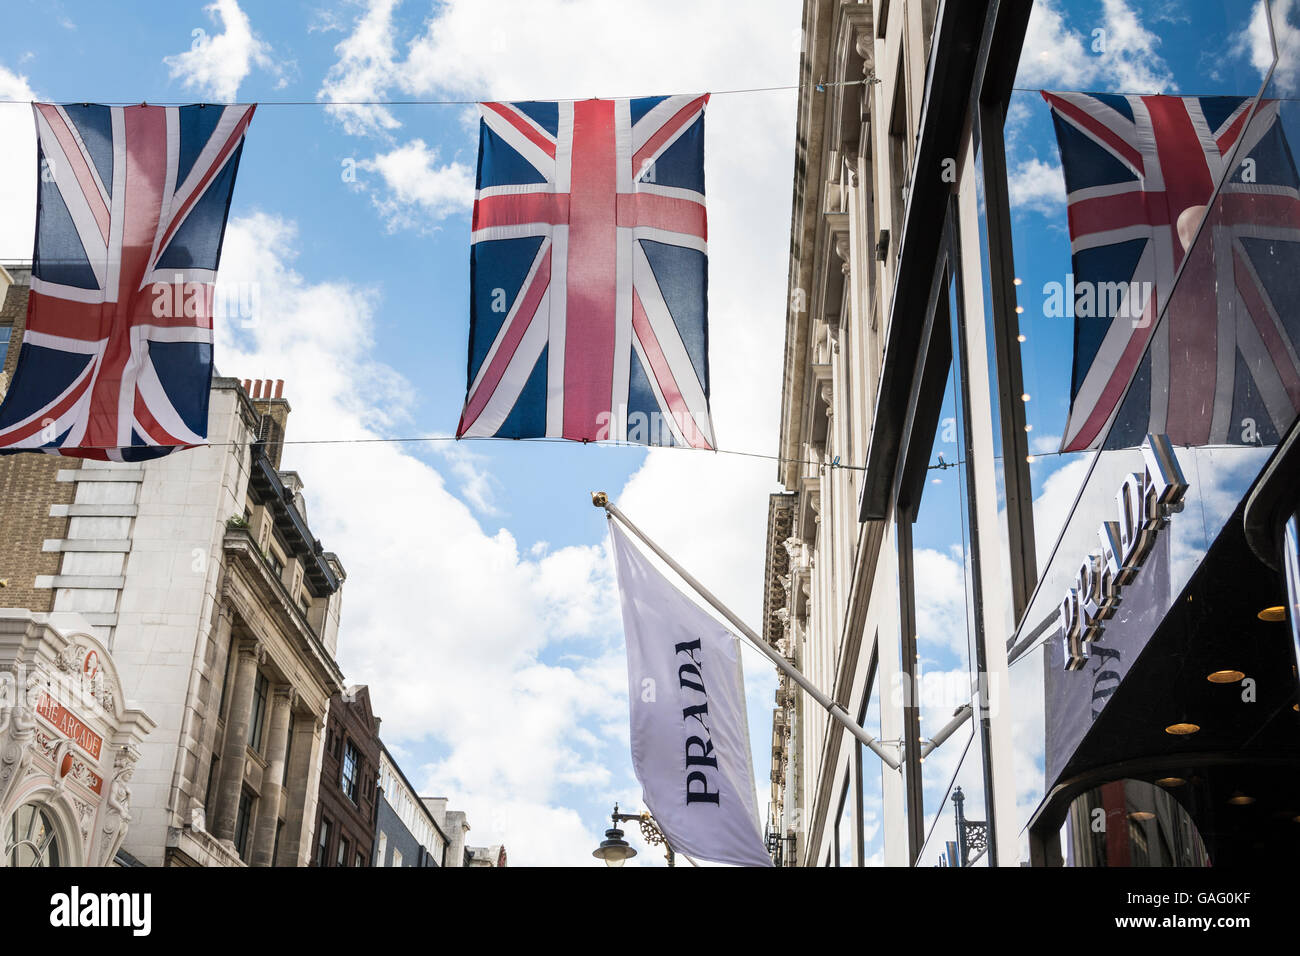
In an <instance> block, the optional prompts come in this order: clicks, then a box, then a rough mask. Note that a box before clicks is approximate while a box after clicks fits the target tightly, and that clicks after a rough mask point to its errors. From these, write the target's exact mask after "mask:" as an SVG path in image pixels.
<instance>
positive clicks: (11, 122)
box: [0, 66, 40, 261]
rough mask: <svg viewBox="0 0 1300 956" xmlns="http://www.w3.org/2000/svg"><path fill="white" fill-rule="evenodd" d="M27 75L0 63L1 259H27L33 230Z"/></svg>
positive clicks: (32, 161)
mask: <svg viewBox="0 0 1300 956" xmlns="http://www.w3.org/2000/svg"><path fill="white" fill-rule="evenodd" d="M37 99H40V97H38V96H37V95H36V93H35V91H33V90H32V87H31V85H30V84H29V83H28V81H27V77H25V76H22V75H21V74H18V73H13V72H10V71H9V70H7V69H6V68H5V67H4V66H0V100H18V101H19V102H16V103H0V143H4V144H5V146H4V149H2V150H0V209H2V210H4V214H3V215H0V261H3V260H9V259H30V258H31V257H32V236H33V235H34V234H35V231H36V124H35V123H34V122H33V121H32V108H31V106H29V105H28V103H27V102H23V101H30V100H37Z"/></svg>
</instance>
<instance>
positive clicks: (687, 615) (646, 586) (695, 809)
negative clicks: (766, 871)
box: [610, 520, 772, 866]
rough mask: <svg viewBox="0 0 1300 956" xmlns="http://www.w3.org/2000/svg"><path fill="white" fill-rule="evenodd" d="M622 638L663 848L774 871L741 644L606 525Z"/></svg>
mask: <svg viewBox="0 0 1300 956" xmlns="http://www.w3.org/2000/svg"><path fill="white" fill-rule="evenodd" d="M610 536H611V538H612V539H613V547H614V558H615V562H616V564H617V566H618V586H619V592H620V594H621V596H622V603H623V633H624V635H625V637H626V640H627V679H628V700H629V703H630V708H631V722H632V767H633V769H634V770H635V771H636V776H637V779H638V780H640V781H641V788H642V791H643V794H644V797H645V802H646V805H647V807H649V809H650V812H651V814H652V815H653V816H654V819H655V821H656V822H657V823H658V824H659V827H660V829H661V830H663V832H664V835H665V836H666V837H667V838H668V844H669V846H671V847H672V848H673V850H674V851H676V852H678V853H684V854H685V855H686V856H688V857H692V858H694V859H696V860H709V861H712V862H715V863H731V864H735V865H737V866H771V865H772V858H771V857H770V856H769V855H768V853H767V850H766V848H765V847H764V845H763V837H762V831H761V829H760V828H759V823H758V798H757V796H756V794H755V792H754V764H753V759H752V757H751V756H750V750H749V722H748V719H747V717H746V714H745V682H744V677H743V675H742V673H741V666H740V647H739V642H738V641H737V640H736V638H735V637H734V636H732V634H731V633H730V632H729V631H727V629H726V628H724V627H723V626H722V625H721V624H719V623H718V622H717V621H715V620H714V619H713V618H711V617H710V616H709V615H708V614H706V613H705V612H704V611H703V610H701V609H700V607H699V606H697V605H696V604H695V603H694V602H692V601H691V600H690V599H689V598H687V597H686V595H684V594H682V593H681V591H679V590H677V588H675V587H673V585H672V584H671V583H670V582H669V581H668V579H667V578H665V577H664V576H663V575H662V574H660V573H659V571H658V570H656V569H655V567H654V566H653V565H652V564H651V563H650V561H649V560H648V559H647V558H646V556H645V555H644V554H642V553H641V551H640V550H638V549H637V548H636V547H635V546H634V545H633V544H632V543H631V541H629V540H628V538H627V535H626V534H625V533H624V532H623V531H622V529H620V528H619V526H618V525H617V523H615V522H614V521H612V520H611V521H610Z"/></svg>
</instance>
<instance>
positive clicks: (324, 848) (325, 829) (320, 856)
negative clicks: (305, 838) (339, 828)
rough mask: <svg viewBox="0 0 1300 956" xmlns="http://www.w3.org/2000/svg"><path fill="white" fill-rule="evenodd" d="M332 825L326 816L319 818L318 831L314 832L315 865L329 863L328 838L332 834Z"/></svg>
mask: <svg viewBox="0 0 1300 956" xmlns="http://www.w3.org/2000/svg"><path fill="white" fill-rule="evenodd" d="M332 831H333V826H332V824H331V823H330V820H329V818H328V817H325V816H322V817H321V818H320V832H319V833H318V834H316V865H317V866H329V865H330V862H329V861H330V838H331V837H332V836H333V832H332Z"/></svg>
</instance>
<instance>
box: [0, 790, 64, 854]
mask: <svg viewBox="0 0 1300 956" xmlns="http://www.w3.org/2000/svg"><path fill="white" fill-rule="evenodd" d="M6 830H7V831H8V832H6V833H5V835H4V836H5V840H4V845H5V846H6V847H8V849H9V865H10V866H59V865H60V854H59V836H58V831H57V830H56V829H55V828H54V819H53V817H51V816H50V814H49V813H48V812H47V811H46V810H45V809H44V808H43V807H40V806H38V805H36V804H34V803H28V804H24V805H23V806H21V807H19V808H18V809H17V810H16V811H15V812H14V815H13V816H12V817H10V818H9V826H8V827H6Z"/></svg>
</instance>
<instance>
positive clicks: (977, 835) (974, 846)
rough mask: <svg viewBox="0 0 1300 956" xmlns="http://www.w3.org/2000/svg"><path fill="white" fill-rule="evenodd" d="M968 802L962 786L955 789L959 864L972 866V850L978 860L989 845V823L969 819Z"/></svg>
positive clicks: (954, 806) (953, 797)
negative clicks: (966, 804)
mask: <svg viewBox="0 0 1300 956" xmlns="http://www.w3.org/2000/svg"><path fill="white" fill-rule="evenodd" d="M965 802H966V795H965V794H963V793H962V792H961V787H957V788H955V789H954V791H953V794H952V804H953V809H954V811H955V812H956V816H957V850H958V854H959V856H958V857H957V864H956V865H957V866H970V865H971V863H973V862H974V860H972V859H971V851H972V850H974V851H975V859H976V860H978V859H979V858H980V857H981V856H983V855H984V852H985V851H986V850H987V849H988V847H989V825H988V823H987V822H985V821H983V820H967V819H966V810H965V807H964V806H963V804H965Z"/></svg>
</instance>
